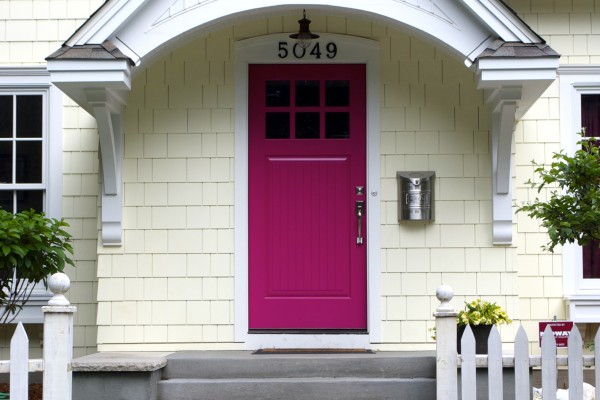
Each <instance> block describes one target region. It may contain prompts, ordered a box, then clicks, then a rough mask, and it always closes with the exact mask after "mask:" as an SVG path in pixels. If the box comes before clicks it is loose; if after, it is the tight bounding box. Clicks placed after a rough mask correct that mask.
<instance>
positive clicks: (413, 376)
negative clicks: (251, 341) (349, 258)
mask: <svg viewBox="0 0 600 400" xmlns="http://www.w3.org/2000/svg"><path fill="white" fill-rule="evenodd" d="M434 398H435V354H434V353H433V352H379V353H375V354H355V353H350V354H264V355H256V354H252V353H251V352H244V351H223V352H216V351H207V352H203V351H186V352H178V353H174V354H172V355H169V356H168V357H167V365H166V367H165V369H164V370H163V375H162V380H161V381H160V382H159V384H158V399H159V400H196V399H214V400H220V399H227V400H235V399H261V400H269V399H282V400H283V399H286V400H287V399H299V400H303V399H328V400H329V399H332V400H337V399H340V400H342V399H343V400H354V399H410V400H429V399H434Z"/></svg>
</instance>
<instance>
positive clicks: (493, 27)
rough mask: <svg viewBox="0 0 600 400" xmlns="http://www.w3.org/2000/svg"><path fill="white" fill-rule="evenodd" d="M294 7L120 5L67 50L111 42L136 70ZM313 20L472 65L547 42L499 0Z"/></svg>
mask: <svg viewBox="0 0 600 400" xmlns="http://www.w3.org/2000/svg"><path fill="white" fill-rule="evenodd" d="M299 7H300V6H299V5H298V3H297V2H294V1H290V0H284V1H282V0H254V1H231V0H175V1H173V0H152V1H149V0H115V1H112V2H107V3H105V5H104V6H103V7H101V8H100V9H99V10H98V11H97V12H96V13H95V14H94V15H93V16H92V17H91V18H90V19H89V20H88V21H87V22H86V23H85V24H84V25H83V26H82V27H81V28H80V29H79V30H78V31H77V32H76V33H75V34H74V35H73V36H71V38H69V40H67V42H66V43H65V44H66V45H68V46H76V45H84V44H100V43H103V42H104V41H105V40H110V41H112V42H113V43H114V44H115V45H117V46H118V47H119V49H120V50H121V51H122V52H123V53H125V54H126V55H127V56H128V57H130V58H131V59H132V60H133V61H134V62H135V63H136V65H139V64H140V63H142V62H143V59H144V58H145V57H148V56H149V55H150V54H151V53H152V52H153V51H154V50H156V49H159V48H161V47H162V46H164V45H166V44H167V43H171V42H172V41H174V40H178V39H180V38H184V37H185V36H186V35H187V34H188V33H189V32H193V31H197V30H202V29H206V28H209V27H211V26H212V25H214V24H218V23H223V22H228V21H229V22H232V21H235V20H236V19H239V17H240V15H242V14H243V15H244V16H245V17H247V16H248V15H256V16H257V17H258V16H264V15H282V14H289V13H291V12H297V10H298V9H299ZM302 7H303V8H308V9H310V10H311V13H312V15H318V14H319V13H320V12H322V11H327V12H329V13H331V12H332V11H333V12H335V10H343V12H344V13H346V14H355V15H360V14H367V15H369V16H370V17H371V18H375V19H380V20H385V21H386V23H388V24H391V25H392V26H393V25H396V26H404V27H407V28H409V29H411V30H416V31H420V32H422V33H423V34H424V35H425V36H428V37H429V38H431V39H433V40H435V41H437V42H438V43H441V44H442V45H444V46H445V47H446V48H447V49H449V50H450V51H451V52H453V53H456V54H458V55H459V56H461V57H463V59H464V60H465V63H466V64H467V65H469V66H470V65H471V64H472V63H473V61H474V60H475V58H476V57H477V56H478V55H479V54H480V53H481V51H482V50H483V49H484V48H485V46H486V45H487V44H489V43H490V42H491V41H493V40H494V39H498V38H499V39H502V40H504V41H507V42H515V41H516V42H523V43H535V42H540V41H541V39H540V38H539V37H538V36H537V35H536V34H535V33H534V32H533V31H531V30H530V29H529V28H528V27H527V25H526V24H524V23H523V22H522V21H521V20H520V19H519V18H518V17H517V16H515V15H514V13H512V12H511V11H510V10H509V9H507V7H506V6H505V5H504V4H503V3H501V2H499V1H497V0H462V1H457V0H436V1H433V0H419V1H417V0H380V1H363V0H346V1H345V2H343V6H333V5H332V2H331V1H327V0H307V1H305V2H304V3H303V4H302Z"/></svg>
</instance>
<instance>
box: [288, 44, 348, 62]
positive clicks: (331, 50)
mask: <svg viewBox="0 0 600 400" xmlns="http://www.w3.org/2000/svg"><path fill="white" fill-rule="evenodd" d="M278 46H279V47H278V48H277V57H279V58H290V57H293V58H296V59H298V60H300V59H303V58H306V59H316V60H318V59H320V58H321V57H326V58H329V59H333V58H335V57H336V56H337V52H338V48H337V44H335V43H334V42H328V43H321V42H319V41H315V42H313V43H311V44H310V46H308V47H307V48H304V47H302V46H300V44H299V43H298V42H294V43H292V44H289V43H288V42H286V41H281V42H279V44H278Z"/></svg>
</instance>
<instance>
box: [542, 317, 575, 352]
mask: <svg viewBox="0 0 600 400" xmlns="http://www.w3.org/2000/svg"><path fill="white" fill-rule="evenodd" d="M548 325H550V329H552V333H553V334H554V339H556V347H569V334H570V333H571V329H573V322H572V321H551V322H540V323H539V338H540V347H542V335H543V334H544V330H546V326H548Z"/></svg>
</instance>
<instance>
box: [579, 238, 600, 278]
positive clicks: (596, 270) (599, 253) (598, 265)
mask: <svg viewBox="0 0 600 400" xmlns="http://www.w3.org/2000/svg"><path fill="white" fill-rule="evenodd" d="M599 245H600V242H599V241H597V240H593V241H592V242H591V243H589V244H588V245H586V246H583V249H582V250H583V278H584V279H597V278H600V248H599V247H598V246H599Z"/></svg>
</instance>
